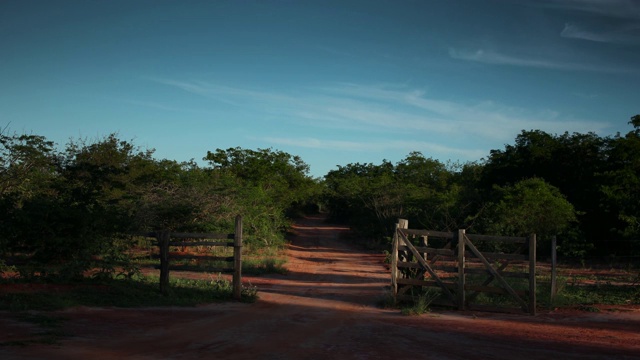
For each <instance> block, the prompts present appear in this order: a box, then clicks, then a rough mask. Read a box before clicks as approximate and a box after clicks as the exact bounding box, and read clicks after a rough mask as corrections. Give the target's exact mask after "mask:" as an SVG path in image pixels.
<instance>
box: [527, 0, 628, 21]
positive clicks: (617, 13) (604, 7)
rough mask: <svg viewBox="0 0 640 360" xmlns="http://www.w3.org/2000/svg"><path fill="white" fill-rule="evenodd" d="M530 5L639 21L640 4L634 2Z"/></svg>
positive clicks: (567, 0)
mask: <svg viewBox="0 0 640 360" xmlns="http://www.w3.org/2000/svg"><path fill="white" fill-rule="evenodd" d="M530 3H531V4H532V5H534V6H544V7H550V8H557V9H565V10H573V11H580V12H586V13H590V14H595V15H600V16H607V17H612V18H622V19H640V3H639V2H638V1H636V0H533V1H530Z"/></svg>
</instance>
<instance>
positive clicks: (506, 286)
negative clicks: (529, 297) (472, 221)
mask: <svg viewBox="0 0 640 360" xmlns="http://www.w3.org/2000/svg"><path fill="white" fill-rule="evenodd" d="M466 245H467V247H469V250H471V252H472V253H473V254H474V255H475V256H476V257H477V258H478V259H480V260H481V261H482V262H483V263H484V265H485V267H486V268H487V270H489V272H491V275H493V276H494V277H495V278H496V280H498V282H499V283H500V284H501V285H502V286H503V287H504V289H505V290H507V291H508V292H509V294H510V295H511V296H512V297H513V298H514V299H516V301H517V302H518V303H519V304H520V305H521V306H522V308H523V310H525V311H527V309H528V307H529V306H528V304H527V303H525V302H524V300H522V299H521V298H520V296H518V294H516V292H515V291H514V290H513V288H511V285H509V283H507V282H506V281H505V280H504V279H503V278H502V276H500V274H499V273H498V272H497V271H496V269H494V268H493V266H491V264H490V263H489V261H487V259H486V258H485V257H484V256H483V255H482V253H480V251H478V249H477V248H476V247H475V245H473V243H472V242H471V241H467V242H466Z"/></svg>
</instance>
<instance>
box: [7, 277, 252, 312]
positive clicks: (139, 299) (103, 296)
mask: <svg viewBox="0 0 640 360" xmlns="http://www.w3.org/2000/svg"><path fill="white" fill-rule="evenodd" d="M158 281H159V280H158V278H157V277H144V276H135V277H132V278H130V279H114V278H112V279H101V280H100V281H96V280H90V279H85V280H82V281H79V282H75V283H73V285H71V286H67V287H66V289H63V290H61V291H54V292H51V291H48V292H47V291H46V290H43V292H33V293H10V292H7V293H3V294H0V310H10V311H13V312H24V311H38V310H40V311H53V310H60V309H65V308H68V307H74V306H117V307H148V306H196V305H200V304H207V303H213V302H219V301H227V300H231V299H232V298H233V286H232V284H231V282H230V281H229V280H226V279H224V278H222V277H220V276H214V275H211V276H210V278H209V279H207V280H191V279H181V278H172V279H171V280H170V294H169V296H164V295H162V294H161V293H160V292H159V291H158ZM43 294H46V296H43ZM242 296H243V301H247V302H252V301H255V299H256V297H257V290H256V288H255V287H253V286H251V285H250V284H249V285H247V286H243V292H242Z"/></svg>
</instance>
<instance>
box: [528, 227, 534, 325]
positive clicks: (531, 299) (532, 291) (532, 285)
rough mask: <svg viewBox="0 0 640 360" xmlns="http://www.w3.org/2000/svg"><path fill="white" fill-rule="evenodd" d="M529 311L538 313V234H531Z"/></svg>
mask: <svg viewBox="0 0 640 360" xmlns="http://www.w3.org/2000/svg"><path fill="white" fill-rule="evenodd" d="M529 313H530V314H531V315H534V316H535V314H536V234H531V235H530V236H529Z"/></svg>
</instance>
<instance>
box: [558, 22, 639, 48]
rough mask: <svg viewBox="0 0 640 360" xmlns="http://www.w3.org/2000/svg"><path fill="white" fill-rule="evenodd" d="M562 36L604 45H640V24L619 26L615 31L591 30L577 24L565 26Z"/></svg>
mask: <svg viewBox="0 0 640 360" xmlns="http://www.w3.org/2000/svg"><path fill="white" fill-rule="evenodd" d="M560 36H562V37H563V38H567V39H579V40H588V41H595V42H603V43H617V44H640V24H627V25H623V26H617V27H616V28H615V29H613V30H608V31H607V30H599V31H597V30H591V29H587V28H584V27H581V26H578V25H575V24H570V23H567V24H565V26H564V28H563V29H562V32H561V33H560Z"/></svg>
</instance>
